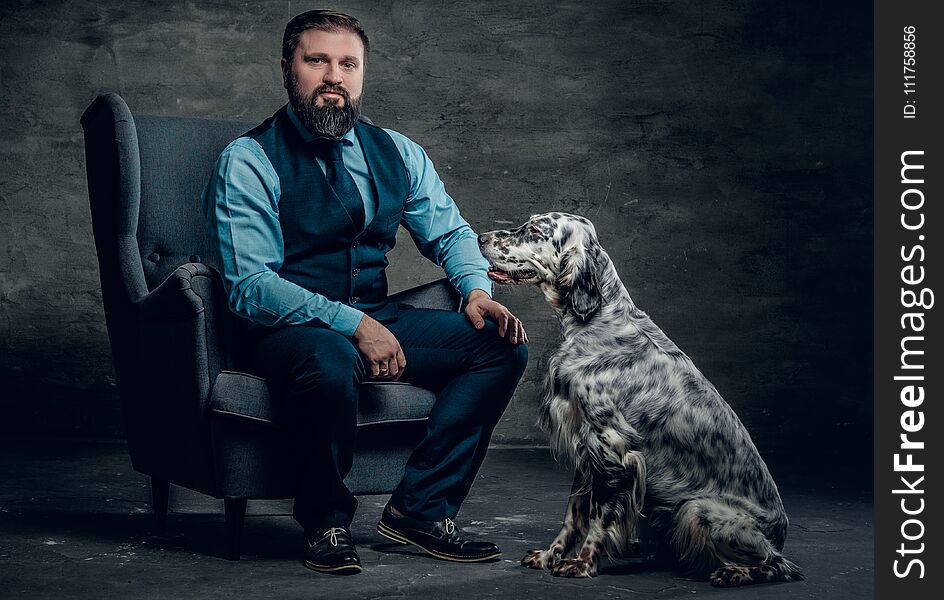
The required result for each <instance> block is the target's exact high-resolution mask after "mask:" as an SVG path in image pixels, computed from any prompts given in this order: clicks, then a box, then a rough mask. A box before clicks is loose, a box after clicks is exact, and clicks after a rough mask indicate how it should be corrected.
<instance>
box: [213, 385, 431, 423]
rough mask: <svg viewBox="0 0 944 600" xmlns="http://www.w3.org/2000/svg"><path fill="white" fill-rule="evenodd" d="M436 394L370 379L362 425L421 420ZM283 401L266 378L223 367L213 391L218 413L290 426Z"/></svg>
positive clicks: (363, 400)
mask: <svg viewBox="0 0 944 600" xmlns="http://www.w3.org/2000/svg"><path fill="white" fill-rule="evenodd" d="M435 402H436V395H435V394H434V393H433V392H431V391H429V390H425V389H423V388H418V387H416V386H413V385H410V384H408V383H401V382H396V381H390V382H369V383H364V384H362V385H361V397H360V403H359V406H358V409H357V423H358V425H373V424H378V423H396V422H405V421H418V420H422V419H425V418H426V417H428V416H429V411H430V410H432V408H433V403H435ZM287 408H288V407H286V406H284V403H281V402H272V396H271V393H270V391H269V385H268V383H266V380H265V379H263V378H261V377H257V376H255V375H249V374H247V373H237V372H235V371H223V372H222V373H220V374H219V376H218V377H217V378H216V383H215V384H214V385H213V390H212V392H211V394H210V411H211V412H212V413H213V416H214V417H219V418H232V419H239V420H242V421H245V422H257V423H258V424H259V425H262V426H273V427H278V428H280V429H288V428H289V425H290V423H291V422H292V415H290V414H286V413H287V410H286V409H287Z"/></svg>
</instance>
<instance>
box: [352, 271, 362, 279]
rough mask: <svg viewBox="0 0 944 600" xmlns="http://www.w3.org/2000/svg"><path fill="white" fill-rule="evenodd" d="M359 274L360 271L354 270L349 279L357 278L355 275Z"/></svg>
mask: <svg viewBox="0 0 944 600" xmlns="http://www.w3.org/2000/svg"><path fill="white" fill-rule="evenodd" d="M360 272H361V270H360V269H354V270H353V271H351V277H357V274H358V273H360Z"/></svg>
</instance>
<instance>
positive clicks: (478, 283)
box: [459, 275, 492, 298]
mask: <svg viewBox="0 0 944 600" xmlns="http://www.w3.org/2000/svg"><path fill="white" fill-rule="evenodd" d="M472 290H482V291H484V292H485V293H486V294H488V297H489V298H491V297H492V280H491V279H489V278H488V277H482V276H480V275H467V276H466V277H463V278H462V281H460V282H459V293H460V294H462V297H463V298H468V297H469V294H471V293H472Z"/></svg>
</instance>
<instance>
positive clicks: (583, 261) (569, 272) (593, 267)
mask: <svg viewBox="0 0 944 600" xmlns="http://www.w3.org/2000/svg"><path fill="white" fill-rule="evenodd" d="M599 268H600V252H599V249H598V248H597V247H596V245H593V244H589V245H588V244H582V245H580V246H578V247H576V248H572V249H570V250H568V251H567V252H565V253H564V256H563V257H562V258H561V270H560V273H561V275H560V277H558V287H559V288H560V290H561V292H562V294H561V295H562V296H563V299H564V304H565V306H567V307H569V308H570V309H571V310H572V311H573V312H574V314H575V315H577V318H579V319H580V320H581V321H584V322H586V321H587V319H589V318H590V317H591V316H592V315H593V313H595V312H596V311H597V310H599V308H600V305H601V303H602V301H603V300H602V298H601V296H600V286H599V283H598V281H597V271H598V270H599Z"/></svg>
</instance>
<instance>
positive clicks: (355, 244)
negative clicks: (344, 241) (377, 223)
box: [351, 240, 357, 248]
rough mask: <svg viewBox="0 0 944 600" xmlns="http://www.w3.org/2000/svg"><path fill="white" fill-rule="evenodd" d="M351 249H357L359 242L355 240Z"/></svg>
mask: <svg viewBox="0 0 944 600" xmlns="http://www.w3.org/2000/svg"><path fill="white" fill-rule="evenodd" d="M351 248H357V240H355V241H354V243H352V244H351Z"/></svg>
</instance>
